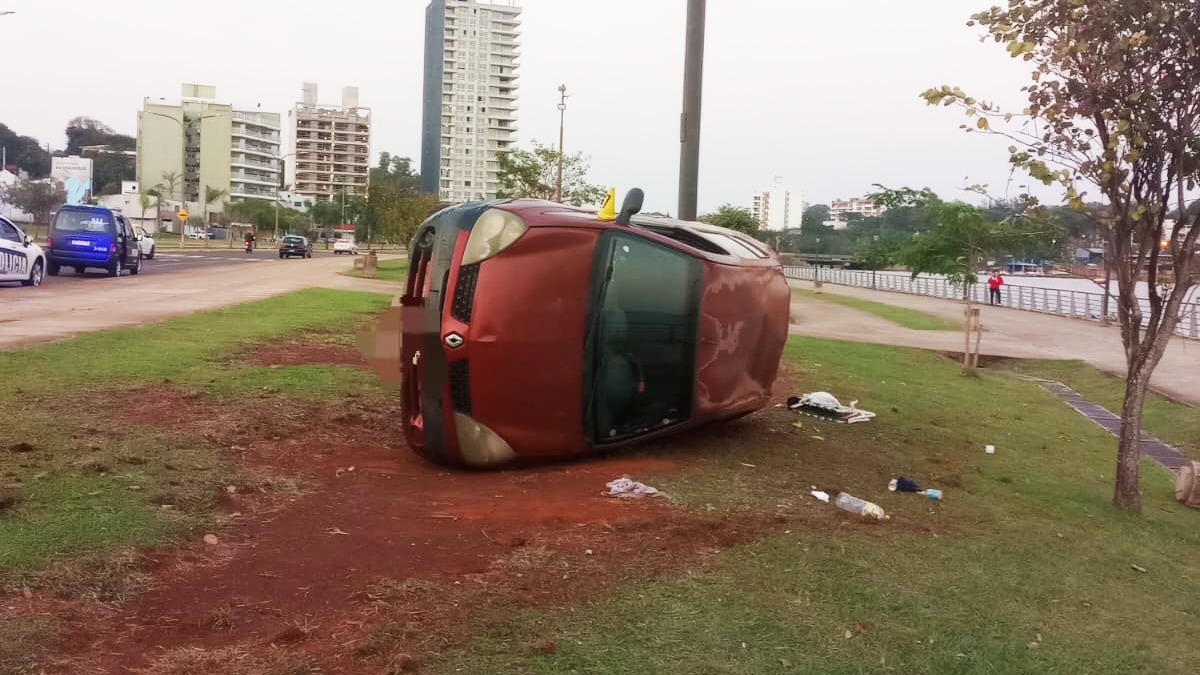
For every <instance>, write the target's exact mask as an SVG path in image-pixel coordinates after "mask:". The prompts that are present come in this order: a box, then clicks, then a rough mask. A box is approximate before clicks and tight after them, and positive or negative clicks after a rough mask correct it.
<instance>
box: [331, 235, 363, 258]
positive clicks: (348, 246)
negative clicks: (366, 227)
mask: <svg viewBox="0 0 1200 675" xmlns="http://www.w3.org/2000/svg"><path fill="white" fill-rule="evenodd" d="M333 252H334V253H335V254H337V255H341V254H342V253H349V254H350V255H358V244H356V243H354V240H353V239H338V240H337V241H335V242H333Z"/></svg>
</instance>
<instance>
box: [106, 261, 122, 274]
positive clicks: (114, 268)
mask: <svg viewBox="0 0 1200 675" xmlns="http://www.w3.org/2000/svg"><path fill="white" fill-rule="evenodd" d="M124 269H125V266H124V265H122V264H121V259H120V258H117V260H116V262H114V263H113V264H112V265H110V266H109V268H108V276H110V277H119V276H121V271H122V270H124Z"/></svg>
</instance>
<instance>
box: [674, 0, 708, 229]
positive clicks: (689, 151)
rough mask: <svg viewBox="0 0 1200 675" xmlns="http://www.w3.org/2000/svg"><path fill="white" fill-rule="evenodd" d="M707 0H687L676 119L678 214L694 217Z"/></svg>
mask: <svg viewBox="0 0 1200 675" xmlns="http://www.w3.org/2000/svg"><path fill="white" fill-rule="evenodd" d="M705 7H706V0H688V8H687V37H686V38H685V39H686V47H685V50H684V61H683V112H682V113H681V115H680V119H679V127H680V128H679V142H680V146H681V147H680V150H679V218H680V219H681V220H695V219H696V199H697V197H696V193H697V186H698V184H699V180H700V102H701V96H700V94H701V87H702V85H703V81H704V11H705Z"/></svg>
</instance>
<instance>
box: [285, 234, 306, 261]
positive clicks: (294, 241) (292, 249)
mask: <svg viewBox="0 0 1200 675" xmlns="http://www.w3.org/2000/svg"><path fill="white" fill-rule="evenodd" d="M312 250H313V247H312V242H311V241H309V240H308V237H301V236H300V235H298V234H289V235H287V236H285V237H284V238H283V239H280V240H279V257H280V258H291V257H292V256H300V257H301V258H311V257H312Z"/></svg>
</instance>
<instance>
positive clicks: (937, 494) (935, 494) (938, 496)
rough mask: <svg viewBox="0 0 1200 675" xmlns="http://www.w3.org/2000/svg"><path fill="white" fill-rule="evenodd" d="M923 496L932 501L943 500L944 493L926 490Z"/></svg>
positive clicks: (930, 489)
mask: <svg viewBox="0 0 1200 675" xmlns="http://www.w3.org/2000/svg"><path fill="white" fill-rule="evenodd" d="M921 494H923V495H925V496H926V497H928V498H930V499H941V498H942V491H941V490H935V489H933V488H929V489H927V490H925V491H924V492H922V493H921Z"/></svg>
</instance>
